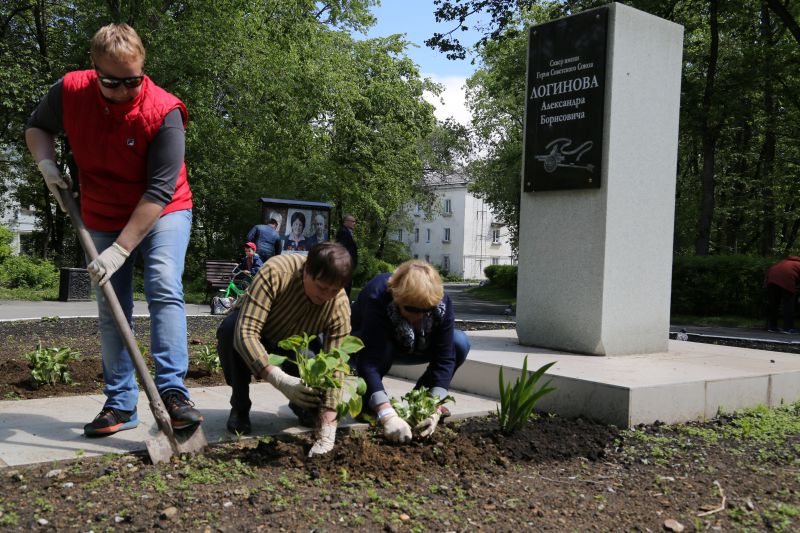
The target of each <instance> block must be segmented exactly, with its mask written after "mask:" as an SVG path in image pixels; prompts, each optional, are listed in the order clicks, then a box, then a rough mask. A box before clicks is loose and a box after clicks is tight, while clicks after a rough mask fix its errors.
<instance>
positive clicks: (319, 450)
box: [308, 422, 336, 457]
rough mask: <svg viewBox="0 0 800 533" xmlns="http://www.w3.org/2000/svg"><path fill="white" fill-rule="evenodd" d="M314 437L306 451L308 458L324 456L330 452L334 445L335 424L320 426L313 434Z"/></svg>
mask: <svg viewBox="0 0 800 533" xmlns="http://www.w3.org/2000/svg"><path fill="white" fill-rule="evenodd" d="M314 437H315V439H316V440H315V441H314V445H313V446H311V449H310V450H309V451H308V456H309V457H314V456H315V455H325V454H326V453H328V452H329V451H331V450H332V449H333V445H334V444H335V443H336V422H334V423H333V424H322V425H321V426H320V428H319V430H317V431H316V432H315V435H314Z"/></svg>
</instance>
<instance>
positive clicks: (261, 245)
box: [247, 218, 281, 263]
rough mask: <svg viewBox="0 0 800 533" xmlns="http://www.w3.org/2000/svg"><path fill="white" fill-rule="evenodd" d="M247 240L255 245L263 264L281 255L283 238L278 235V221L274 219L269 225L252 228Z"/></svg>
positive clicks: (258, 225) (257, 225)
mask: <svg viewBox="0 0 800 533" xmlns="http://www.w3.org/2000/svg"><path fill="white" fill-rule="evenodd" d="M247 240H248V241H250V242H254V243H255V245H256V253H257V254H258V257H260V258H261V261H262V263H266V262H267V261H268V260H269V258H270V257H273V256H275V255H280V253H281V236H280V235H279V234H278V221H277V220H275V219H274V218H271V219H270V220H269V223H268V224H256V225H255V226H253V227H252V228H250V231H248V232H247Z"/></svg>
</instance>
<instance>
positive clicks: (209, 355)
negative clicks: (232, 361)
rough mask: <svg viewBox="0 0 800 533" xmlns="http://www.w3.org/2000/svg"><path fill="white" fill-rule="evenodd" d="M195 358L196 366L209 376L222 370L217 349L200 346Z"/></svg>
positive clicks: (207, 345) (208, 345) (209, 346)
mask: <svg viewBox="0 0 800 533" xmlns="http://www.w3.org/2000/svg"><path fill="white" fill-rule="evenodd" d="M195 357H196V360H197V364H198V365H200V366H201V367H202V368H204V369H205V370H206V371H208V373H209V374H217V373H219V371H220V370H222V365H221V364H220V362H219V355H218V354H217V349H216V348H215V347H214V346H212V345H210V344H206V345H205V346H202V347H201V348H200V349H199V350H198V351H197V355H196V356H195Z"/></svg>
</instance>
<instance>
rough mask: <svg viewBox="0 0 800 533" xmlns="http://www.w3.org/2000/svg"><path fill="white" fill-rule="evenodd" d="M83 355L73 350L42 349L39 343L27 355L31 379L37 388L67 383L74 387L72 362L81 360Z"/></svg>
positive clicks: (64, 348)
mask: <svg viewBox="0 0 800 533" xmlns="http://www.w3.org/2000/svg"><path fill="white" fill-rule="evenodd" d="M80 356H81V354H80V353H79V352H77V351H75V350H73V349H72V348H68V347H66V346H65V347H63V348H42V343H41V342H39V344H38V346H37V348H36V349H35V350H33V351H31V352H28V353H26V354H25V359H27V360H28V365H29V366H30V368H31V378H33V384H34V386H35V387H36V388H39V387H40V386H42V385H45V384H50V385H55V384H56V383H66V384H67V385H72V384H73V380H72V376H70V374H69V372H68V370H67V369H68V365H69V363H70V362H71V361H75V360H77V359H80Z"/></svg>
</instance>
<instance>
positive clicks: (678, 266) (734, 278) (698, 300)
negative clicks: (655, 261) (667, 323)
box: [672, 255, 778, 318]
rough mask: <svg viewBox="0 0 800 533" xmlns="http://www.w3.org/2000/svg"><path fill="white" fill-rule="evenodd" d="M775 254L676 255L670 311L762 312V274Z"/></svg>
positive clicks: (759, 314) (704, 313) (753, 314)
mask: <svg viewBox="0 0 800 533" xmlns="http://www.w3.org/2000/svg"><path fill="white" fill-rule="evenodd" d="M777 261H778V259H776V258H764V257H751V256H746V255H714V256H705V257H703V256H676V257H674V258H673V261H672V313H675V314H687V315H699V316H720V315H737V316H744V317H753V318H759V317H763V316H764V308H765V303H766V301H765V292H764V274H765V273H766V271H767V269H768V268H769V267H770V266H771V265H772V264H774V263H775V262H777Z"/></svg>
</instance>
